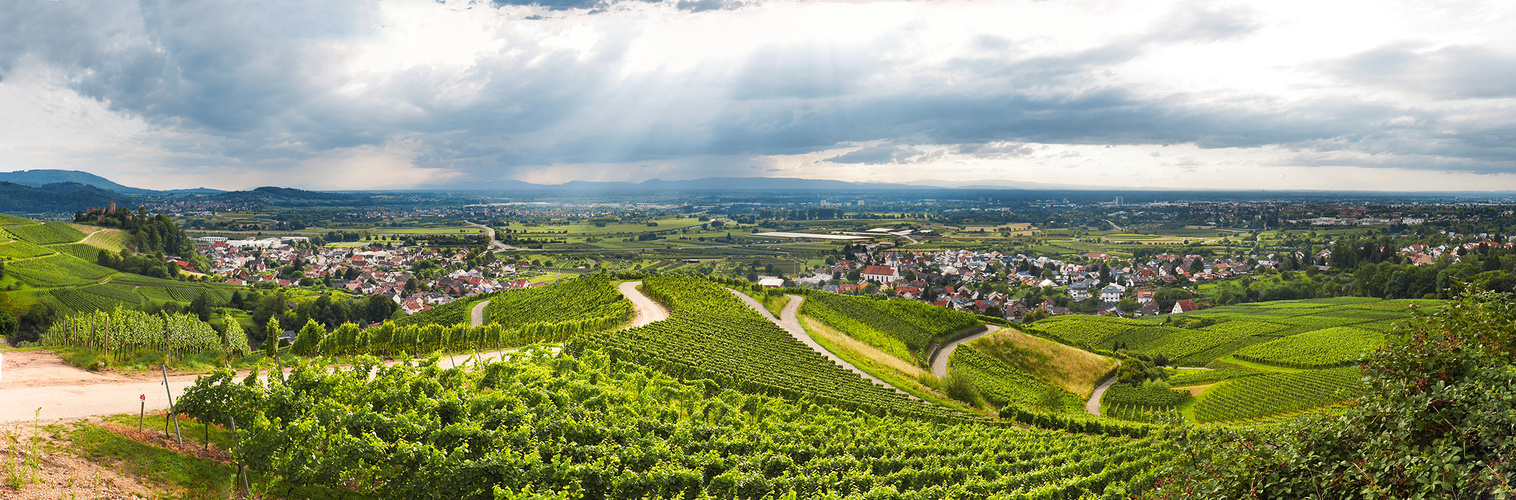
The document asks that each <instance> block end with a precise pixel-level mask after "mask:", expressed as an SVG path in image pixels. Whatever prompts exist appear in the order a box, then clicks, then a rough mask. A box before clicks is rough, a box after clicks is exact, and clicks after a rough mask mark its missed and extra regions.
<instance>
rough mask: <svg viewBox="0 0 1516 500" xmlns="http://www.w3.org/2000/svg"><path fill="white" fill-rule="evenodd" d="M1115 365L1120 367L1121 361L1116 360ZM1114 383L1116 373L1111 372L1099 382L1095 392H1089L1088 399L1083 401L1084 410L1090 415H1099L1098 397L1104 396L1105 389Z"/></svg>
mask: <svg viewBox="0 0 1516 500" xmlns="http://www.w3.org/2000/svg"><path fill="white" fill-rule="evenodd" d="M1116 367H1117V368H1120V367H1121V362H1120V361H1117V362H1116ZM1115 383H1116V375H1115V374H1112V375H1111V377H1110V378H1108V379H1106V380H1105V382H1104V383H1102V384H1100V387H1096V388H1095V392H1092V393H1090V400H1089V401H1085V402H1084V411H1085V412H1088V413H1089V414H1091V415H1099V414H1100V398H1101V397H1102V396H1105V390H1106V389H1110V388H1111V384H1115Z"/></svg>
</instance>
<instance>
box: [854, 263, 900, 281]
mask: <svg viewBox="0 0 1516 500" xmlns="http://www.w3.org/2000/svg"><path fill="white" fill-rule="evenodd" d="M860 274H861V275H862V276H863V279H865V280H868V281H873V282H876V283H894V282H896V281H899V280H900V274H899V273H896V272H895V268H893V267H889V266H867V267H864V268H863V272H862V273H860Z"/></svg>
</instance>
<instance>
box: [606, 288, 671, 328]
mask: <svg viewBox="0 0 1516 500" xmlns="http://www.w3.org/2000/svg"><path fill="white" fill-rule="evenodd" d="M640 285H642V282H641V281H628V282H626V283H622V284H620V285H618V286H617V287H616V291H618V292H621V295H622V296H624V297H626V299H627V300H630V301H632V308H633V309H635V310H637V317H636V319H633V320H632V326H643V325H647V324H648V323H652V322H654V321H663V320H666V319H668V318H669V311H668V309H664V308H663V304H659V303H658V302H657V301H655V300H653V299H650V298H648V296H646V295H643V294H642V292H641V291H639V290H637V287H638V286H640Z"/></svg>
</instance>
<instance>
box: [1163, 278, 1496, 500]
mask: <svg viewBox="0 0 1516 500" xmlns="http://www.w3.org/2000/svg"><path fill="white" fill-rule="evenodd" d="M1513 332H1516V297H1513V296H1512V295H1511V294H1505V293H1489V292H1480V293H1470V294H1468V295H1467V296H1465V297H1464V298H1462V299H1460V300H1456V301H1453V302H1449V303H1448V304H1447V305H1445V306H1443V307H1440V308H1437V309H1434V310H1431V311H1425V310H1418V311H1416V313H1415V318H1414V319H1413V320H1412V321H1411V322H1410V323H1409V324H1407V325H1404V326H1401V327H1399V328H1397V329H1396V330H1395V331H1394V332H1392V333H1391V335H1390V341H1389V344H1388V345H1386V346H1384V347H1383V348H1381V349H1379V350H1378V351H1376V352H1375V353H1373V354H1372V355H1371V356H1370V357H1369V358H1368V359H1367V360H1366V361H1365V362H1364V364H1363V372H1364V374H1365V376H1366V377H1367V381H1368V383H1369V386H1370V391H1369V393H1368V394H1367V395H1365V396H1362V397H1360V398H1358V399H1357V400H1356V406H1353V407H1350V408H1348V409H1347V410H1346V411H1344V412H1343V413H1342V414H1340V415H1334V416H1318V417H1312V418H1306V419H1301V420H1298V421H1295V422H1292V423H1290V424H1287V425H1282V426H1278V427H1273V428H1268V429H1262V430H1252V431H1238V430H1211V431H1201V430H1198V429H1196V430H1191V431H1190V433H1189V436H1188V438H1187V439H1185V440H1182V441H1181V444H1182V446H1184V448H1185V449H1186V452H1187V455H1188V458H1187V459H1186V460H1184V461H1183V462H1181V463H1180V464H1179V465H1176V466H1175V467H1174V468H1172V469H1171V470H1170V477H1169V478H1168V481H1169V483H1168V484H1167V485H1166V488H1165V489H1164V491H1163V494H1162V495H1160V497H1185V498H1302V497H1311V498H1510V497H1511V496H1512V495H1516V411H1512V408H1513V407H1516V385H1513V384H1512V380H1516V365H1513V359H1516V333H1513Z"/></svg>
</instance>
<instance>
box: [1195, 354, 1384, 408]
mask: <svg viewBox="0 0 1516 500" xmlns="http://www.w3.org/2000/svg"><path fill="white" fill-rule="evenodd" d="M1365 389H1366V388H1365V387H1364V386H1363V383H1362V382H1361V381H1360V380H1359V373H1358V368H1356V367H1349V368H1334V369H1330V370H1307V371H1302V372H1295V373H1271V374H1268V375H1259V376H1256V377H1246V378H1240V379H1236V380H1230V381H1227V382H1224V383H1222V384H1220V385H1217V386H1216V387H1212V388H1211V389H1209V390H1207V391H1206V392H1205V393H1204V394H1203V395H1201V397H1200V398H1199V399H1198V400H1196V402H1195V420H1197V421H1200V422H1221V421H1232V420H1247V419H1256V418H1262V417H1269V416H1275V415H1279V414H1284V413H1292V412H1297V411H1302V410H1309V409H1312V408H1318V407H1322V406H1327V405H1330V404H1333V403H1337V402H1339V401H1343V400H1345V399H1349V398H1352V397H1355V396H1358V395H1359V394H1362V393H1363V391H1364V390H1365Z"/></svg>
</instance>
